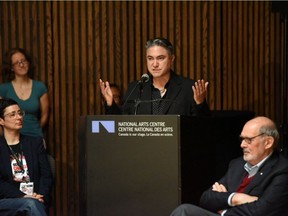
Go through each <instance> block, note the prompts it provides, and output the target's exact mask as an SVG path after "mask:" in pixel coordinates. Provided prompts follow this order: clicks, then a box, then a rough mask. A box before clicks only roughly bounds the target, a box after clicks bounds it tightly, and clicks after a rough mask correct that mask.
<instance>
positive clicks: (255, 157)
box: [241, 123, 268, 165]
mask: <svg viewBox="0 0 288 216" xmlns="http://www.w3.org/2000/svg"><path fill="white" fill-rule="evenodd" d="M241 137H242V139H243V140H242V142H241V148H242V149H243V158H244V160H245V161H247V162H248V163H250V164H251V165H256V164H257V163H259V162H260V161H261V160H263V159H264V158H265V157H266V156H268V153H267V152H268V151H267V149H268V147H267V145H266V138H267V135H265V134H261V133H260V132H259V127H257V126H255V125H253V124H251V123H250V124H246V125H245V126H244V128H243V130H242V132H241Z"/></svg>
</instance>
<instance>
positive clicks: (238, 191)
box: [171, 116, 288, 216]
mask: <svg viewBox="0 0 288 216" xmlns="http://www.w3.org/2000/svg"><path fill="white" fill-rule="evenodd" d="M240 140H241V148H242V149H243V157H240V158H237V159H234V160H232V161H231V162H230V164H229V168H228V171H227V173H226V174H225V175H224V177H223V178H221V179H220V180H219V181H218V182H215V183H214V184H213V185H212V187H211V188H209V189H208V190H206V191H205V192H204V193H203V194H202V196H201V199H200V204H199V205H200V206H201V207H197V206H195V205H192V204H182V205H180V206H179V207H177V208H176V209H175V210H174V211H173V212H172V214H171V216H217V215H218V216H219V215H225V216H287V215H288V160H287V158H286V157H284V156H283V155H282V153H279V152H278V150H277V144H278V140H279V133H278V131H277V128H276V126H275V123H274V122H273V121H272V120H270V119H269V118H267V117H263V116H260V117H256V118H254V119H252V120H250V121H248V122H247V123H246V124H245V125H244V127H243V130H242V132H241V135H240ZM195 178H205V176H201V175H197V176H195ZM196 187H197V186H196Z"/></svg>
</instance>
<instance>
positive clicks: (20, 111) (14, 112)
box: [4, 110, 25, 118]
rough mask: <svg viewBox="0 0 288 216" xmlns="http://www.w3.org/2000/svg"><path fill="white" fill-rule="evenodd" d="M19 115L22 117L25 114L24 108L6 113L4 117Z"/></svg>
mask: <svg viewBox="0 0 288 216" xmlns="http://www.w3.org/2000/svg"><path fill="white" fill-rule="evenodd" d="M17 115H18V116H20V117H23V116H24V115H25V111H24V110H18V111H13V112H10V113H7V114H5V115H4V117H5V116H8V117H9V118H16V117H17Z"/></svg>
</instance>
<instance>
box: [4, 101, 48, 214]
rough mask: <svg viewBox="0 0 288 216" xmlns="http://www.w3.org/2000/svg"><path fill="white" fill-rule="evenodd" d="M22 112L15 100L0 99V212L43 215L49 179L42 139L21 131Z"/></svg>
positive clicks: (46, 202)
mask: <svg viewBox="0 0 288 216" xmlns="http://www.w3.org/2000/svg"><path fill="white" fill-rule="evenodd" d="M24 115H25V112H24V111H22V110H21V109H20V107H19V105H18V104H17V102H15V101H14V100H12V99H7V98H2V99H0V125H1V127H2V129H3V132H4V133H3V136H2V137H0V215H19V214H21V215H22V214H23V215H46V207H47V206H48V203H49V194H50V189H51V184H52V178H51V169H50V165H49V162H48V159H47V154H46V151H45V149H44V146H43V139H42V137H32V136H26V135H22V134H20V129H21V128H22V126H23V116H24ZM10 207H12V208H10Z"/></svg>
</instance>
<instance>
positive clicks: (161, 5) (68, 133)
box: [0, 1, 284, 216]
mask: <svg viewBox="0 0 288 216" xmlns="http://www.w3.org/2000/svg"><path fill="white" fill-rule="evenodd" d="M0 29H1V35H0V50H1V51H0V59H1V60H2V59H3V56H4V53H5V52H6V51H7V50H8V49H10V48H12V47H15V46H19V47H24V48H26V49H27V50H29V51H30V52H31V54H32V55H33V56H34V58H35V63H36V66H37V70H36V73H35V78H36V79H39V80H42V81H43V82H45V83H46V84H47V86H48V88H49V99H50V105H51V107H50V110H51V115H50V120H49V127H48V130H47V140H48V151H49V152H50V154H52V155H53V156H54V157H55V159H56V179H55V187H54V190H53V201H54V203H53V206H52V208H51V215H59V216H60V215H61V216H64V215H69V216H73V215H75V216H76V215H81V209H79V201H80V197H79V185H78V182H79V176H78V171H79V167H78V162H79V158H78V149H79V145H81V143H79V142H78V120H79V116H81V115H88V114H89V115H92V114H104V109H103V104H102V98H101V95H100V89H99V85H98V82H99V79H100V78H102V79H103V80H109V81H110V82H113V83H116V84H118V85H119V86H120V87H121V89H122V90H123V92H125V91H126V89H127V87H128V84H129V83H130V82H131V81H133V80H135V79H139V78H140V76H141V74H143V73H145V72H147V67H146V63H145V62H146V56H145V42H146V40H147V39H150V38H153V37H167V38H169V39H170V40H171V42H172V43H173V44H174V48H175V54H176V61H175V65H174V69H175V71H176V73H178V74H182V75H184V76H186V77H190V78H193V79H201V78H204V79H206V80H207V81H209V83H210V84H209V93H208V102H209V104H210V107H211V109H212V110H249V111H254V112H255V113H256V115H267V116H270V117H271V118H273V119H274V120H275V121H276V123H277V125H279V126H280V124H281V123H282V122H283V119H282V113H283V110H282V102H283V99H282V98H281V97H282V93H281V89H282V88H283V87H282V81H281V80H282V78H283V72H282V69H283V51H284V50H283V45H282V46H281V44H283V23H281V20H280V14H277V13H272V12H271V5H270V3H269V2H251V1H243V2H242V1H238V2H234V1H50V2H49V1H48V2H45V1H39V2H37V1H2V2H0ZM0 81H3V78H2V76H0ZM80 178H81V177H80Z"/></svg>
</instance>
